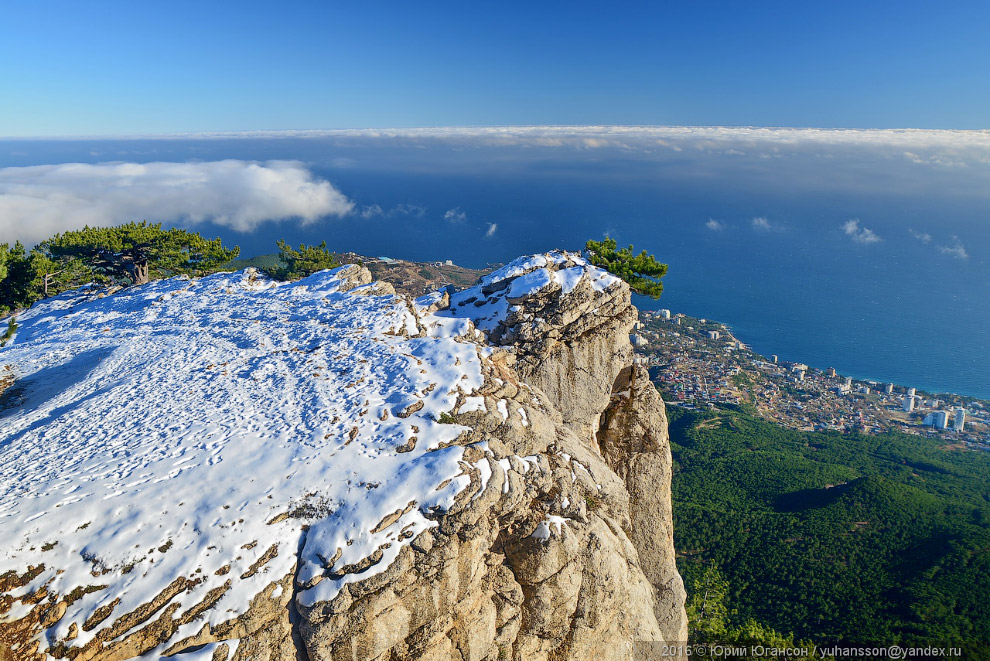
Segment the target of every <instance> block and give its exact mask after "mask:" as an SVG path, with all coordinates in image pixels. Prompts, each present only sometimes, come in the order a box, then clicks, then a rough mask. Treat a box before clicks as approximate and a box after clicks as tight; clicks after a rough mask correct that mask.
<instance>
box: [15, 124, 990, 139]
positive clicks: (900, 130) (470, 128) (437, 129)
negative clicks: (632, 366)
mask: <svg viewBox="0 0 990 661" xmlns="http://www.w3.org/2000/svg"><path fill="white" fill-rule="evenodd" d="M616 129H619V130H621V131H622V132H625V133H633V132H636V131H664V130H666V131H678V130H700V131H719V132H725V133H735V132H740V133H743V132H747V131H763V132H780V133H788V132H793V133H801V132H816V133H836V134H838V133H853V134H879V133H893V134H905V133H912V134H987V135H990V129H987V128H976V129H972V128H971V129H960V128H916V127H886V128H880V127H821V126H759V125H743V124H739V125H703V124H698V125H692V124H452V125H434V126H409V127H399V126H390V127H389V126H382V127H373V126H368V127H349V128H304V129H244V130H206V131H170V132H160V133H116V134H114V133H93V134H63V135H7V136H5V135H0V141H80V140H177V139H187V140H197V139H200V140H201V139H224V138H228V139H236V138H261V137H265V138H307V137H310V138H315V137H333V136H340V137H348V136H352V137H379V138H389V137H402V134H410V135H416V136H418V137H430V135H431V134H433V135H434V136H437V137H439V136H441V135H445V134H446V135H457V134H461V135H464V136H468V135H471V134H472V133H473V132H506V133H510V132H526V131H538V130H544V131H556V132H571V133H582V132H588V131H596V130H597V131H610V130H616ZM376 134H384V135H376Z"/></svg>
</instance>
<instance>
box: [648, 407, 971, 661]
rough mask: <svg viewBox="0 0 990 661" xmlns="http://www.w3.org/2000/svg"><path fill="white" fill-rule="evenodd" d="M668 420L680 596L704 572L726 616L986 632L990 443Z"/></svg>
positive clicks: (800, 624)
mask: <svg viewBox="0 0 990 661" xmlns="http://www.w3.org/2000/svg"><path fill="white" fill-rule="evenodd" d="M668 416H669V419H670V432H671V449H672V451H673V456H674V479H673V498H674V530H675V546H676V548H677V550H678V566H679V569H680V570H681V573H682V575H683V577H684V579H685V580H684V582H685V586H686V587H687V588H688V592H689V601H690V599H691V597H693V596H695V595H692V594H691V593H692V591H694V592H696V591H697V590H698V589H699V588H700V586H702V585H705V584H706V582H708V583H710V582H711V581H710V579H709V578H706V575H710V573H711V571H712V570H713V569H714V570H715V571H716V572H717V574H718V575H719V576H720V577H721V578H723V579H724V581H725V583H726V594H725V597H724V598H725V603H726V605H727V606H728V608H730V609H731V611H730V615H729V619H730V620H732V621H733V623H734V624H735V625H736V626H741V625H743V624H744V623H746V622H747V621H751V620H752V621H756V622H760V623H761V624H762V625H766V626H768V627H772V628H773V629H775V630H776V631H780V632H787V633H788V634H793V635H794V636H795V637H797V638H799V639H810V640H812V641H814V642H816V643H818V644H823V643H833V642H848V643H886V644H893V643H901V644H921V643H927V644H934V643H941V644H946V643H953V644H959V645H969V646H972V645H973V644H974V643H978V642H984V643H985V642H986V641H990V453H985V452H979V451H961V450H959V449H956V448H950V447H949V446H947V445H944V444H940V443H938V442H936V441H933V440H931V439H925V438H920V437H916V436H912V435H908V434H900V433H890V434H883V435H876V436H869V435H858V434H840V433H837V432H829V433H823V432H817V433H811V432H798V431H792V430H789V429H786V428H783V427H780V426H778V425H775V424H773V423H770V422H767V421H764V420H762V419H760V418H758V417H756V416H755V415H754V414H753V412H752V411H751V410H748V409H747V407H745V406H743V407H741V408H736V407H732V408H729V407H726V408H721V409H714V410H710V411H704V412H702V411H687V410H684V409H681V408H678V407H673V406H671V407H669V408H668ZM706 573H707V574H706ZM693 624H694V623H693ZM969 649H970V653H971V656H967V657H966V658H975V657H976V656H980V657H981V658H982V654H983V651H982V649H980V650H979V651H977V648H975V647H969Z"/></svg>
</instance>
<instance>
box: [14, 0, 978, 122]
mask: <svg viewBox="0 0 990 661" xmlns="http://www.w3.org/2000/svg"><path fill="white" fill-rule="evenodd" d="M987 25H990V4H987V3H983V2H953V3H934V2H926V3H920V2H897V3H891V2H827V3H826V2H817V3H810V2H755V1H747V2H741V1H738V0H736V1H731V2H680V3H663V2H643V3H610V4H605V3H597V2H596V3H581V2H578V3H574V2H569V3H562V2H545V3H528V2H527V3H517V2H499V3H491V2H478V3H464V2H428V3H410V2H376V3H370V2H336V3H326V2H280V3H270V2H237V3H233V2H211V3H203V2H182V1H177V2H169V3H141V2H133V1H128V2H117V1H94V2H90V3H80V2H75V1H73V2H65V1H51V0H38V1H35V2H17V3H5V6H4V8H3V18H2V20H0V94H2V95H3V102H2V103H0V136H14V137H16V136H46V135H120V134H154V133H163V132H186V131H193V132H195V131H227V130H230V131H243V130H257V129H296V128H347V127H386V126H387V127H411V126H479V125H542V124H556V125H560V124H648V125H707V126H713V125H724V126H739V125H754V126H816V127H876V128H893V127H914V128H960V129H963V128H986V108H988V107H990V83H988V74H987V71H990V47H988V45H987V40H986V34H985V31H986V26H987Z"/></svg>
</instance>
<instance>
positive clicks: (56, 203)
mask: <svg viewBox="0 0 990 661" xmlns="http://www.w3.org/2000/svg"><path fill="white" fill-rule="evenodd" d="M353 208H354V204H353V203H352V202H351V201H350V200H348V199H347V197H345V196H344V195H343V193H341V192H340V191H338V190H337V189H336V188H334V187H333V185H332V184H330V182H328V181H322V180H320V179H316V178H315V177H314V176H313V174H312V173H311V172H310V171H309V170H307V169H306V167H305V166H303V165H302V164H301V163H297V162H294V161H268V162H265V163H256V162H251V161H239V160H226V161H212V162H206V163H101V164H97V165H88V164H84V163H65V164H60V165H38V166H32V167H12V168H2V169H0V242H12V241H15V240H20V241H23V242H24V243H27V244H33V243H36V242H38V241H40V240H43V239H45V238H47V237H49V236H51V235H53V234H55V233H57V232H64V231H66V230H72V229H78V228H81V227H82V226H83V225H90V226H107V225H119V224H122V223H126V222H129V221H139V220H145V219H146V220H149V221H155V222H157V221H164V222H169V223H170V222H183V223H188V224H196V223H199V222H204V221H212V222H214V223H217V224H219V225H224V226H226V227H230V228H232V229H234V230H237V231H240V232H247V231H250V230H253V229H254V228H255V227H257V226H258V225H260V224H261V223H264V222H268V221H280V220H286V219H298V220H300V221H302V223H303V224H306V223H311V222H313V221H315V220H317V219H318V218H321V217H323V216H342V215H346V214H348V213H350V212H351V211H352V210H353Z"/></svg>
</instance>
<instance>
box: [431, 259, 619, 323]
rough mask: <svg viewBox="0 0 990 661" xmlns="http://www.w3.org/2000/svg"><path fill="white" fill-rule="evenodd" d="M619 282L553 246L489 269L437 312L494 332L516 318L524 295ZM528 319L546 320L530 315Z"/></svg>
mask: <svg viewBox="0 0 990 661" xmlns="http://www.w3.org/2000/svg"><path fill="white" fill-rule="evenodd" d="M619 282H620V280H619V278H617V277H616V276H614V275H612V274H611V273H609V272H607V271H605V270H603V269H600V268H598V267H596V266H594V265H592V264H591V263H590V262H589V261H588V260H587V259H585V258H584V257H582V256H581V255H579V254H577V253H573V252H566V251H563V250H554V251H551V252H548V253H546V254H543V255H531V256H529V257H520V258H519V259H517V260H515V261H513V262H510V263H509V264H506V265H505V266H503V267H502V268H500V269H498V270H497V271H493V272H492V273H489V274H488V275H486V276H485V277H483V278H482V279H481V282H480V283H479V284H478V285H475V286H474V287H469V288H467V289H464V290H462V291H459V292H456V293H454V294H453V295H451V297H450V306H449V308H448V309H446V310H441V311H439V312H438V313H437V315H439V316H449V317H454V318H461V319H470V320H472V321H473V322H474V325H475V326H476V327H477V328H478V329H479V330H481V331H484V332H486V333H491V332H492V331H493V330H495V329H496V328H498V327H499V325H500V324H503V323H505V322H511V321H515V320H516V319H515V317H516V316H517V315H518V314H519V313H520V312H521V308H519V306H517V305H516V303H517V302H519V301H521V300H523V299H526V298H529V297H532V296H535V295H537V294H542V293H554V292H558V291H559V292H560V294H561V295H562V296H565V297H566V296H568V295H569V294H571V293H572V292H574V290H575V289H577V288H578V287H579V286H580V285H581V284H582V283H587V286H589V287H590V289H591V290H592V291H594V292H604V291H608V290H611V289H613V288H614V287H616V286H617V285H618V283H619ZM523 314H525V313H523ZM525 321H527V322H533V323H541V322H542V321H543V320H541V319H538V318H536V319H534V318H532V316H531V315H529V316H527V317H526V319H525Z"/></svg>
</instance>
